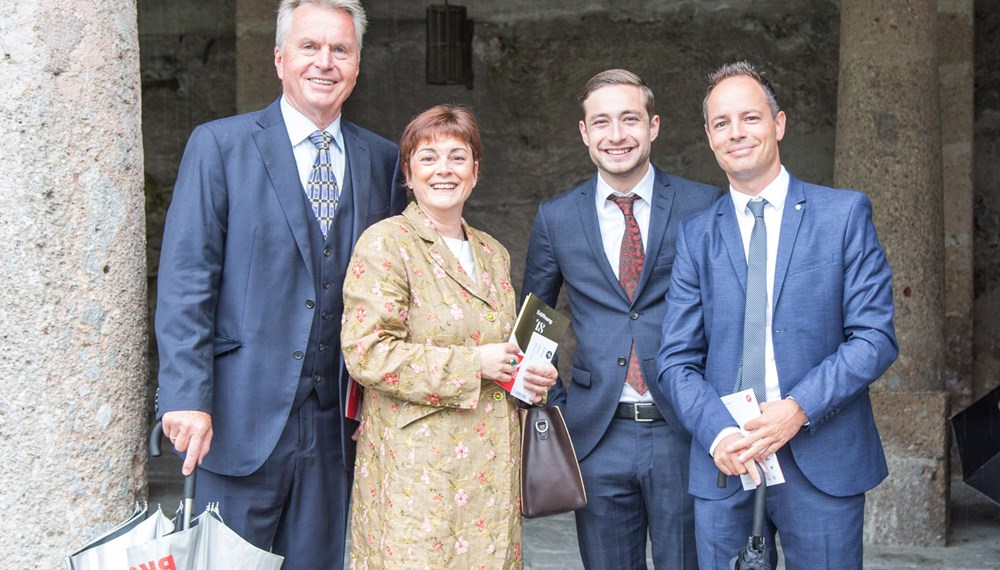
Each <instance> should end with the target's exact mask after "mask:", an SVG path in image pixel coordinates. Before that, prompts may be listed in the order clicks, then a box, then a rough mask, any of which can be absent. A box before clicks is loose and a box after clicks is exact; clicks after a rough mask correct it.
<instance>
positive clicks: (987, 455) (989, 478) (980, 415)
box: [951, 386, 1000, 505]
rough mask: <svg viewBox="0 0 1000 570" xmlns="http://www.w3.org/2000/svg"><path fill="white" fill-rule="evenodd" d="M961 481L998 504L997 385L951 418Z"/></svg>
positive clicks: (999, 440)
mask: <svg viewBox="0 0 1000 570" xmlns="http://www.w3.org/2000/svg"><path fill="white" fill-rule="evenodd" d="M951 428H952V430H953V431H954V433H955V443H956V445H958V458H959V460H960V461H961V463H962V480H963V481H965V483H966V484H968V485H970V486H971V487H973V488H974V489H976V490H978V491H979V492H980V493H982V494H984V495H986V496H987V497H988V498H989V499H990V500H991V501H993V502H994V503H996V504H997V505H1000V386H997V387H996V388H994V389H993V390H992V391H990V393H988V394H986V395H985V396H983V397H982V398H980V399H979V400H976V401H975V402H974V403H973V404H972V405H971V406H969V407H968V408H965V409H964V410H962V411H961V412H959V413H957V414H955V415H954V416H952V418H951Z"/></svg>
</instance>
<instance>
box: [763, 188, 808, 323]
mask: <svg viewBox="0 0 1000 570" xmlns="http://www.w3.org/2000/svg"><path fill="white" fill-rule="evenodd" d="M805 202H806V195H805V192H804V191H803V187H802V182H801V181H799V179H797V178H795V177H794V176H792V175H790V174H789V180H788V196H787V197H786V198H785V205H784V207H783V208H782V212H781V235H780V236H779V237H778V254H777V259H775V265H774V291H773V293H772V298H773V299H774V305H773V306H772V307H771V308H772V310H773V309H774V307H777V306H778V297H779V295H781V286H782V285H784V283H785V275H786V274H787V273H788V264H789V262H790V261H791V259H792V250H794V249H795V238H796V237H797V236H798V234H799V226H800V225H801V224H802V213H803V212H804V211H805Z"/></svg>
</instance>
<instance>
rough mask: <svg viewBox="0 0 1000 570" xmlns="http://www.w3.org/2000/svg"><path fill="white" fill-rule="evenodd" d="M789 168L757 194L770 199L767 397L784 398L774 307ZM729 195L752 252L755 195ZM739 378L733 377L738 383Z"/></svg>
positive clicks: (723, 434) (766, 221)
mask: <svg viewBox="0 0 1000 570" xmlns="http://www.w3.org/2000/svg"><path fill="white" fill-rule="evenodd" d="M788 180H789V177H788V171H787V170H785V167H784V166H782V167H781V171H780V172H779V173H778V176H777V177H776V178H775V179H774V180H772V181H771V183H770V184H768V185H767V186H766V187H765V188H764V189H763V190H761V192H760V194H758V195H757V196H758V197H760V198H763V199H765V200H767V204H766V205H765V206H764V224H765V225H766V226H767V316H766V319H765V328H766V330H767V335H766V336H765V342H764V384H765V388H766V391H767V401H776V400H780V399H781V386H780V385H779V384H778V367H777V365H776V364H775V361H774V339H773V338H772V332H771V319H772V316H773V315H772V313H773V309H774V268H775V265H776V264H777V258H778V239H779V237H780V236H781V215H782V213H783V212H784V209H785V198H786V197H787V196H788ZM729 196H730V197H731V198H732V200H733V207H734V208H735V209H736V221H737V223H738V224H739V226H740V236H741V237H742V238H743V255H744V256H745V257H746V258H747V259H749V256H750V233H751V232H752V231H753V224H754V217H753V213H751V212H750V208H747V204H748V203H749V202H750V200H752V199H755V198H754V197H753V196H749V195H747V194H743V193H742V192H739V191H738V190H736V189H734V188H733V187H732V186H730V187H729ZM735 383H736V379H733V384H734V385H735ZM738 431H739V430H737V429H736V428H727V429H724V430H722V431H721V432H719V435H718V436H716V438H715V441H713V442H712V446H711V448H709V453H712V454H714V453H715V446H716V445H718V444H719V442H720V441H722V439H723V438H725V437H726V436H728V435H729V434H731V433H735V432H738Z"/></svg>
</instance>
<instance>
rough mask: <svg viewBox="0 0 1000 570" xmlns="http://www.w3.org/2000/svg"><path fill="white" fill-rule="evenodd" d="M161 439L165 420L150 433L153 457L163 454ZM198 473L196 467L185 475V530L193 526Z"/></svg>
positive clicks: (150, 449)
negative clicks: (192, 515)
mask: <svg viewBox="0 0 1000 570" xmlns="http://www.w3.org/2000/svg"><path fill="white" fill-rule="evenodd" d="M161 439H163V421H162V420H156V423H155V424H153V430H152V432H150V434H149V455H150V456H151V457H159V456H160V455H162V454H163V452H162V447H161V445H160V440H161ZM197 473H198V469H197V467H196V468H195V470H194V471H192V472H191V474H190V475H187V476H185V477H184V507H183V508H184V516H183V525H184V526H183V529H184V530H187V529H189V528H191V513H193V512H194V490H195V482H196V478H195V475H196V474H197Z"/></svg>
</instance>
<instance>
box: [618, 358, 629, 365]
mask: <svg viewBox="0 0 1000 570" xmlns="http://www.w3.org/2000/svg"><path fill="white" fill-rule="evenodd" d="M626 364H628V360H626V359H625V358H624V357H621V356H619V357H618V366H625V365H626Z"/></svg>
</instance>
